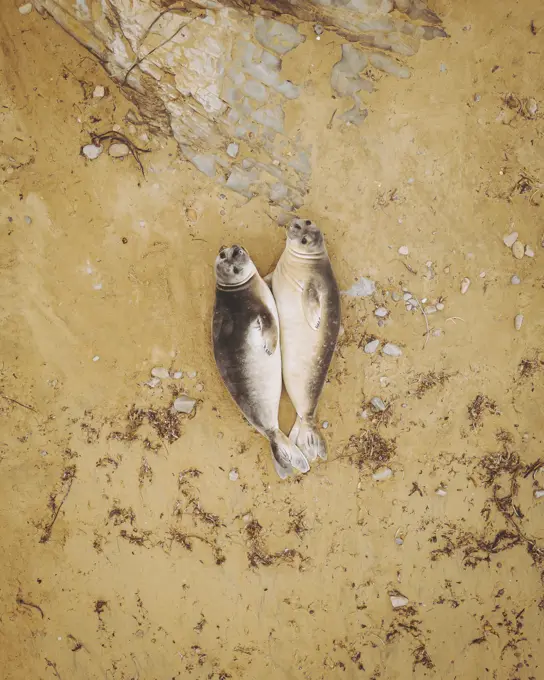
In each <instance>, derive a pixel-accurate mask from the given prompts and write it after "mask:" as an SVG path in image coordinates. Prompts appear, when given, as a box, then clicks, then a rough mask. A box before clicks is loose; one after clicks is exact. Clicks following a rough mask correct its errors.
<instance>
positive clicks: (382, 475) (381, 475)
mask: <svg viewBox="0 0 544 680" xmlns="http://www.w3.org/2000/svg"><path fill="white" fill-rule="evenodd" d="M392 475H393V470H391V468H388V467H382V468H379V469H378V470H376V472H374V473H373V474H372V479H373V480H374V481H375V482H383V481H384V480H386V479H389V478H390V477H391V476H392Z"/></svg>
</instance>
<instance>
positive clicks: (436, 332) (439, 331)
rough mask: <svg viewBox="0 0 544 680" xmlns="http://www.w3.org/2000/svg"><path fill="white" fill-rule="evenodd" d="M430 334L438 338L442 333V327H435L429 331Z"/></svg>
mask: <svg viewBox="0 0 544 680" xmlns="http://www.w3.org/2000/svg"><path fill="white" fill-rule="evenodd" d="M431 335H432V336H433V337H434V338H439V337H440V336H441V335H442V329H441V328H435V329H434V330H433V331H431Z"/></svg>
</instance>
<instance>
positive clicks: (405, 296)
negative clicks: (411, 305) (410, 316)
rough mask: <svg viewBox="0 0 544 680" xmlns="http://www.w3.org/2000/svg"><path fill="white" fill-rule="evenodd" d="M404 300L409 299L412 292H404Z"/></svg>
mask: <svg viewBox="0 0 544 680" xmlns="http://www.w3.org/2000/svg"><path fill="white" fill-rule="evenodd" d="M402 297H403V299H404V300H411V298H412V293H404V295H403V296H402Z"/></svg>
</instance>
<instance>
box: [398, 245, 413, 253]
mask: <svg viewBox="0 0 544 680" xmlns="http://www.w3.org/2000/svg"><path fill="white" fill-rule="evenodd" d="M409 252H410V251H409V250H408V246H401V247H400V248H399V250H398V253H399V255H408V253H409Z"/></svg>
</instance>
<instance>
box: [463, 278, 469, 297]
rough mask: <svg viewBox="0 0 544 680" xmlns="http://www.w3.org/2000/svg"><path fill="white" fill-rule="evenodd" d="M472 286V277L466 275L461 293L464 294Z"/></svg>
mask: <svg viewBox="0 0 544 680" xmlns="http://www.w3.org/2000/svg"><path fill="white" fill-rule="evenodd" d="M469 287H470V279H468V278H467V277H466V276H465V278H464V279H463V280H462V281H461V295H464V294H465V293H466V292H467V290H468V289H469Z"/></svg>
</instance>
